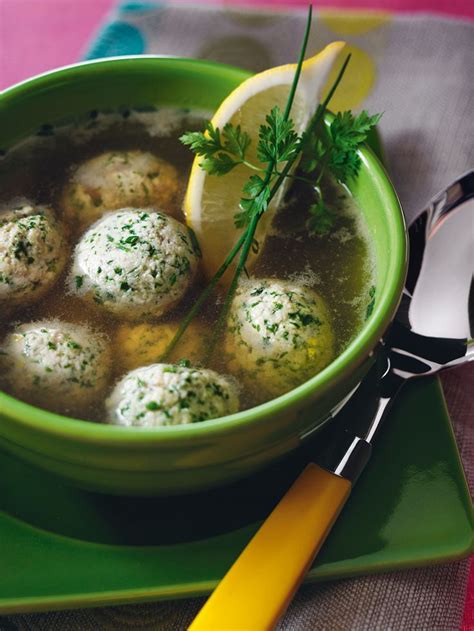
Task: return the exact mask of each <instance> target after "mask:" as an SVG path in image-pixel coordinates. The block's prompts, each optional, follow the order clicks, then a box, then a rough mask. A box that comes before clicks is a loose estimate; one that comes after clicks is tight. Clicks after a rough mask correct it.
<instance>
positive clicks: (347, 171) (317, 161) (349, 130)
mask: <svg viewBox="0 0 474 631" xmlns="http://www.w3.org/2000/svg"><path fill="white" fill-rule="evenodd" d="M381 116H382V114H374V115H373V116H370V115H369V114H368V112H367V111H366V110H363V111H362V112H361V113H360V114H359V115H358V116H354V114H352V112H350V111H347V112H339V113H338V114H336V116H335V117H334V119H333V120H332V121H331V123H330V125H329V129H327V131H326V133H324V132H325V130H324V129H314V130H312V132H311V133H310V134H308V135H307V137H306V138H305V141H304V146H303V156H302V159H301V162H300V168H301V170H302V171H303V172H304V173H305V174H306V175H307V176H308V177H309V178H310V181H311V182H312V187H313V192H314V195H315V198H316V200H315V202H314V203H313V204H311V206H310V207H309V215H310V216H309V219H308V222H307V226H308V229H309V230H310V231H311V232H314V233H317V234H326V233H327V232H329V231H330V230H331V228H332V227H333V225H334V223H335V219H336V217H335V214H334V212H333V211H332V210H331V209H330V208H329V207H328V206H327V205H326V203H325V201H324V197H323V191H322V188H321V181H322V179H323V176H324V175H326V174H327V173H328V172H329V173H330V174H331V175H332V176H333V177H334V178H335V179H336V180H337V181H338V182H339V183H340V184H347V183H348V182H349V181H350V180H351V179H353V178H356V177H357V175H358V174H359V170H360V166H361V161H360V157H359V153H358V149H359V146H360V145H361V144H362V143H363V142H365V140H366V139H367V136H368V134H369V133H370V131H371V130H372V128H373V127H375V125H376V124H377V123H378V122H379V120H380V118H381Z"/></svg>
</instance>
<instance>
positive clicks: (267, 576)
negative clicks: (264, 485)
mask: <svg viewBox="0 0 474 631" xmlns="http://www.w3.org/2000/svg"><path fill="white" fill-rule="evenodd" d="M350 491H351V483H350V482H349V480H346V479H345V478H342V477H340V476H338V475H336V474H334V473H330V472H329V471H326V470H325V469H322V468H321V467H318V466H317V465H315V464H309V465H308V466H307V467H306V469H305V470H304V471H303V472H302V473H301V475H300V476H299V477H298V479H297V480H296V481H295V482H294V484H293V485H292V486H291V488H290V489H289V491H288V492H287V493H286V495H285V496H284V497H283V499H282V500H281V501H280V502H279V504H278V505H277V506H276V508H275V509H274V510H273V512H272V513H271V514H270V516H269V517H268V518H267V520H266V521H265V522H264V523H263V525H262V526H261V528H260V529H259V530H258V532H257V533H256V534H255V536H254V537H253V539H252V540H251V541H250V543H249V544H248V545H247V547H246V548H245V549H244V551H243V552H242V553H241V555H240V556H239V558H238V559H237V560H236V561H235V563H234V564H233V566H232V567H231V568H230V570H229V571H228V572H227V574H226V575H225V576H224V578H223V579H222V581H221V582H220V583H219V585H218V586H217V588H216V589H215V591H214V592H213V593H212V594H211V596H210V598H209V600H208V601H207V602H206V604H205V605H204V607H203V608H202V609H201V611H200V612H199V614H198V615H197V617H196V618H195V619H194V621H193V623H192V624H191V626H190V627H189V631H212V630H215V631H227V630H231V629H234V630H237V629H238V630H239V631H264V630H266V629H272V628H273V627H274V626H275V625H276V623H277V622H278V619H279V618H280V616H281V615H282V614H283V613H284V611H285V609H286V607H287V606H288V604H289V602H290V601H291V598H292V596H293V594H294V593H295V591H296V589H297V588H298V586H299V584H300V583H301V581H302V580H303V577H304V575H305V573H306V571H307V569H308V568H309V566H310V564H311V562H312V561H313V559H314V557H315V556H316V554H317V552H318V551H319V549H320V547H321V546H322V544H323V542H324V540H325V539H326V536H327V535H328V533H329V531H330V529H331V526H332V525H333V523H334V522H335V520H336V518H337V516H338V514H339V512H340V511H341V509H342V507H343V506H344V504H345V502H346V500H347V498H348V496H349V493H350Z"/></svg>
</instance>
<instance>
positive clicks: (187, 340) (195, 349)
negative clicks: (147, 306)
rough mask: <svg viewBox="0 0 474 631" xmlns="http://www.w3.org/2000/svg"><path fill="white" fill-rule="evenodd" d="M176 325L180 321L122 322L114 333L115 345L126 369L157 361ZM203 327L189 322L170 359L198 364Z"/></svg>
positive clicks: (171, 337)
mask: <svg viewBox="0 0 474 631" xmlns="http://www.w3.org/2000/svg"><path fill="white" fill-rule="evenodd" d="M178 328H179V322H163V323H161V322H160V323H151V322H148V323H141V324H121V325H120V326H118V327H117V330H116V333H115V338H114V341H115V347H116V348H117V353H118V357H119V361H120V363H121V365H122V366H123V367H124V368H125V370H133V369H134V368H138V367H139V366H146V365H147V364H153V363H155V362H157V361H159V360H160V358H161V356H162V355H163V353H164V352H165V350H166V348H167V347H168V344H169V343H170V342H171V340H172V339H173V337H174V336H175V334H176V332H177V331H178ZM204 342H205V330H204V327H203V326H202V325H200V324H199V322H191V324H190V326H189V327H188V329H187V330H186V332H185V334H184V335H183V337H182V338H181V340H180V341H179V343H178V345H177V346H176V348H175V350H174V351H173V353H172V359H173V360H180V359H188V360H190V361H191V362H192V363H193V364H194V363H198V362H199V361H200V359H201V357H202V355H203V352H204Z"/></svg>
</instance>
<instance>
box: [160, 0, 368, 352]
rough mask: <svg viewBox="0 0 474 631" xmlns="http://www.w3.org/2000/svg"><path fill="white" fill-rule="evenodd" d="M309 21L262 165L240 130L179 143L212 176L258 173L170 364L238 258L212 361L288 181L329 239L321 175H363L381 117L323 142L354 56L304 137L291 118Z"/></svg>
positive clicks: (268, 128)
mask: <svg viewBox="0 0 474 631" xmlns="http://www.w3.org/2000/svg"><path fill="white" fill-rule="evenodd" d="M311 17H312V7H311V5H310V7H309V10H308V19H307V23H306V30H305V34H304V38H303V43H302V46H301V51H300V56H299V60H298V63H297V67H296V71H295V76H294V79H293V83H292V86H291V89H290V92H289V96H288V100H287V103H286V106H285V110H284V112H282V111H281V110H280V108H279V107H278V106H275V107H274V108H273V109H272V110H271V111H270V113H269V114H268V115H267V116H266V118H265V123H264V124H263V125H261V126H260V129H259V136H258V143H257V147H256V155H257V158H258V160H259V164H254V163H252V162H251V161H250V160H249V159H248V149H249V146H250V144H251V138H250V136H249V135H248V134H247V133H246V132H245V131H244V130H242V129H241V127H240V126H233V125H232V124H231V123H228V124H227V125H225V126H224V127H223V128H222V130H220V129H218V128H214V126H213V125H212V123H207V125H206V128H205V130H204V131H203V132H188V133H185V134H184V135H183V136H182V137H181V141H182V142H183V144H185V145H187V146H189V148H190V149H191V151H193V152H194V153H195V154H196V155H197V156H199V157H201V158H202V160H201V162H200V163H199V164H200V167H201V168H202V169H204V170H205V171H206V172H207V173H208V174H209V175H215V176H225V175H226V174H228V173H229V172H230V171H232V170H233V169H235V168H237V167H239V166H245V167H247V168H249V169H251V170H253V171H255V173H253V174H252V175H250V176H249V179H248V180H247V182H246V183H245V185H244V187H243V190H242V197H241V199H240V204H239V206H240V208H239V211H238V212H237V213H236V215H235V216H234V223H235V226H236V227H237V228H240V229H242V233H241V235H240V237H239V239H238V240H237V242H236V244H235V245H234V246H233V248H232V249H231V251H230V252H229V254H228V255H227V257H226V259H225V260H224V262H223V263H222V265H221V267H220V268H219V269H218V270H217V272H216V274H215V275H214V276H213V278H212V279H211V280H210V282H209V284H208V285H207V287H206V288H205V289H204V290H203V291H202V292H201V294H200V296H199V297H198V299H197V300H196V302H195V303H194V305H193V306H192V308H191V309H190V311H189V312H188V313H187V315H186V316H185V318H184V319H183V321H182V322H181V324H180V327H179V329H178V331H177V333H176V335H175V337H174V338H173V340H172V341H171V343H170V344H169V346H168V348H167V349H166V351H165V354H164V358H163V359H166V358H167V357H169V355H170V353H171V352H172V351H173V349H174V348H175V347H176V345H177V344H178V342H179V340H180V339H181V337H182V335H183V334H184V332H185V330H186V328H187V327H188V325H189V323H190V322H191V321H192V320H193V318H194V317H195V316H196V315H197V313H199V311H200V310H201V308H202V306H203V305H204V303H205V302H206V300H207V299H208V297H209V295H210V294H211V293H212V292H213V290H214V289H215V287H216V286H217V284H218V283H219V281H220V279H221V278H222V276H223V275H224V274H225V273H226V271H227V270H228V268H229V267H230V265H231V264H232V263H233V262H234V260H235V259H236V258H237V256H238V260H237V264H236V268H235V271H234V274H233V277H232V280H231V284H230V287H229V289H228V291H227V294H226V297H225V300H224V305H223V307H222V309H221V312H220V315H219V318H218V321H217V324H216V326H215V328H214V336H213V340H212V342H211V344H210V345H209V348H208V354H207V358H209V357H210V356H211V355H212V353H213V350H214V346H215V344H216V341H217V339H218V337H219V335H220V332H221V330H222V328H223V326H224V324H225V321H226V318H227V315H228V311H229V308H230V305H231V302H232V300H233V298H234V295H235V292H236V290H237V286H238V283H239V279H240V276H241V275H242V273H243V271H244V269H245V265H246V262H247V259H248V256H249V253H250V251H251V249H252V248H254V247H255V231H256V229H257V225H258V222H259V220H260V218H261V217H262V215H263V214H264V213H265V212H266V210H267V208H268V206H269V204H270V203H271V201H272V199H273V198H274V197H275V195H276V193H277V192H278V191H279V189H280V187H281V185H282V184H283V182H284V181H285V180H286V179H287V178H295V177H296V178H298V179H303V180H305V181H306V182H308V183H309V184H310V185H311V186H312V188H313V190H314V193H315V196H316V201H315V203H314V204H313V205H312V206H311V208H310V218H309V221H308V228H309V229H310V230H313V231H317V232H324V231H327V230H328V229H329V228H330V227H331V226H332V224H333V216H332V213H331V211H330V209H329V208H327V206H326V205H325V203H324V199H323V194H322V191H321V186H320V184H321V180H322V178H323V176H324V174H325V173H326V172H328V171H329V172H330V173H332V175H333V176H334V177H335V178H336V179H337V180H338V181H339V182H341V183H343V184H345V183H347V182H348V181H349V179H350V178H352V177H356V176H357V174H358V172H359V169H360V164H361V163H360V158H359V156H358V154H357V149H358V146H359V144H360V143H361V142H363V141H364V140H365V139H366V137H367V134H368V133H369V131H370V129H371V128H372V127H373V126H374V125H375V124H376V123H377V121H378V120H379V118H380V116H379V115H375V116H369V115H368V114H367V112H365V111H364V112H362V113H361V114H360V115H359V116H357V117H354V116H353V115H352V113H351V112H344V113H342V114H338V115H337V116H336V117H335V118H334V120H333V121H332V123H331V125H330V128H329V131H328V133H327V134H326V137H323V134H322V129H323V125H324V122H323V117H324V114H325V113H326V108H327V106H328V103H329V101H330V100H331V98H332V96H333V94H334V92H335V91H336V89H337V87H338V85H339V83H340V81H341V79H342V77H343V75H344V72H345V70H346V68H347V65H348V63H349V60H350V55H348V56H347V58H346V60H345V62H344V64H343V66H342V68H341V70H340V72H339V74H338V76H337V78H336V80H335V82H334V84H333V85H332V87H331V89H330V91H329V93H328V95H327V96H326V98H325V100H324V102H323V103H320V104H319V105H318V107H317V109H316V112H315V114H314V115H313V117H312V119H311V121H310V123H309V125H308V127H307V129H306V131H305V132H304V133H303V134H301V135H298V134H297V132H296V130H295V124H294V122H293V121H292V119H291V118H290V112H291V107H292V105H293V100H294V97H295V93H296V88H297V85H298V81H299V77H300V74H301V68H302V64H303V60H304V56H305V52H306V46H307V43H308V37H309V32H310V28H311ZM299 159H301V163H300V167H301V170H302V174H295V173H294V167H295V166H296V161H297V160H299Z"/></svg>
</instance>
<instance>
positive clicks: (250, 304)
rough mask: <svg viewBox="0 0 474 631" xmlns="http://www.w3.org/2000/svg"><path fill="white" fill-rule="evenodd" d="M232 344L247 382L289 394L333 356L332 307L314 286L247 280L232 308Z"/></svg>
mask: <svg viewBox="0 0 474 631" xmlns="http://www.w3.org/2000/svg"><path fill="white" fill-rule="evenodd" d="M226 350H227V352H228V353H229V356H230V360H229V361H230V367H231V370H232V372H235V373H236V374H237V375H238V376H239V377H240V378H241V379H242V381H244V382H245V383H246V384H247V385H249V386H250V387H254V388H258V389H259V390H260V391H261V392H262V393H265V395H269V396H278V395H280V394H283V393H284V392H286V391H288V390H290V389H291V388H293V387H295V386H297V385H299V384H300V383H302V382H303V381H305V380H306V379H308V378H309V377H311V376H313V375H315V374H316V373H317V372H319V371H320V370H322V369H323V368H324V367H325V366H327V364H329V362H330V361H331V360H332V359H333V357H334V335H333V331H332V326H331V321H330V317H329V313H328V309H327V307H326V305H325V303H324V301H323V299H322V298H321V297H320V296H318V294H316V293H315V292H314V291H312V290H311V289H309V288H307V287H303V286H299V285H296V284H295V283H291V282H289V281H281V280H275V279H262V280H255V279H253V280H251V281H248V282H244V283H243V284H242V285H241V286H240V287H239V289H238V290H237V293H236V296H235V299H234V301H233V303H232V306H231V310H230V313H229V318H228V331H227V334H226Z"/></svg>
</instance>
